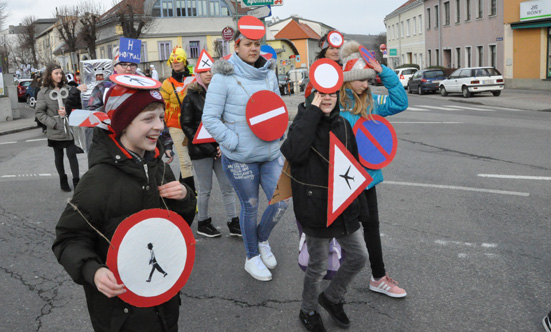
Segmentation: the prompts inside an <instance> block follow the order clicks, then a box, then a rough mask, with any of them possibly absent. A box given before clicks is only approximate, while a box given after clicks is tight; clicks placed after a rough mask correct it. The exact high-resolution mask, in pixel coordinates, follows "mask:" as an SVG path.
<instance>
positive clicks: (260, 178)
mask: <svg viewBox="0 0 551 332" xmlns="http://www.w3.org/2000/svg"><path fill="white" fill-rule="evenodd" d="M222 166H223V168H224V172H225V173H226V176H227V177H228V180H229V181H230V183H231V185H232V186H233V189H235V192H236V193H237V197H239V203H240V204H241V211H240V213H239V226H240V227H241V233H242V234H243V242H244V244H245V250H246V251H247V258H252V257H255V256H258V255H259V254H260V253H259V251H258V242H264V241H268V237H270V233H271V232H272V229H273V228H274V226H275V225H276V224H277V222H278V221H279V219H281V217H282V216H283V213H284V212H285V210H286V209H287V201H280V202H278V203H275V204H273V205H268V207H267V208H266V210H264V213H263V214H262V218H261V219H260V223H259V224H257V215H258V196H259V191H258V189H259V186H262V190H264V194H266V197H267V198H268V201H269V200H270V199H272V195H273V194H274V191H275V188H276V185H277V181H278V180H279V176H280V174H281V169H282V168H283V158H282V157H279V158H277V159H274V160H272V161H265V162H258V163H241V162H237V161H234V160H231V159H228V158H226V157H224V155H222Z"/></svg>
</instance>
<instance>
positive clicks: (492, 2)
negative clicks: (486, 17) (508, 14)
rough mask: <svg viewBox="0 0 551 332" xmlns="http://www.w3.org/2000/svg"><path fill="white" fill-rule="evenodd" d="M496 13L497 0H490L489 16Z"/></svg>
mask: <svg viewBox="0 0 551 332" xmlns="http://www.w3.org/2000/svg"><path fill="white" fill-rule="evenodd" d="M496 15H497V0H490V16H496Z"/></svg>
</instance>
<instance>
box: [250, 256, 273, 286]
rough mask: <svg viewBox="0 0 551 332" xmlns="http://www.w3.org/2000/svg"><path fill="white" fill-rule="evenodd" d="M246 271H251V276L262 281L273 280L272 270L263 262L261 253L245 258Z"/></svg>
mask: <svg viewBox="0 0 551 332" xmlns="http://www.w3.org/2000/svg"><path fill="white" fill-rule="evenodd" d="M245 271H247V272H249V274H250V275H251V277H253V278H255V279H256V280H260V281H270V280H272V273H270V270H268V268H267V267H266V265H264V263H262V259H260V255H258V256H254V257H253V258H247V259H246V260H245Z"/></svg>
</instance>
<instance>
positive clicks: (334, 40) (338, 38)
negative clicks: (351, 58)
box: [327, 31, 344, 48]
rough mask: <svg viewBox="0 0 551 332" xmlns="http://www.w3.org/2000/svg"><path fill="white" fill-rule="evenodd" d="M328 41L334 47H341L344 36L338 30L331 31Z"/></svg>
mask: <svg viewBox="0 0 551 332" xmlns="http://www.w3.org/2000/svg"><path fill="white" fill-rule="evenodd" d="M327 42H328V43H329V45H331V46H332V47H334V48H339V47H341V46H342V44H343V43H344V37H343V36H342V34H341V33H340V32H338V31H331V32H329V34H328V35H327Z"/></svg>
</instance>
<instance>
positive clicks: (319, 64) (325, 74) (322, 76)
mask: <svg viewBox="0 0 551 332" xmlns="http://www.w3.org/2000/svg"><path fill="white" fill-rule="evenodd" d="M342 82H343V74H342V68H341V67H340V66H339V65H338V64H337V63H336V62H335V61H333V60H329V59H319V60H317V61H316V62H314V63H313V64H312V67H310V83H312V85H313V86H314V88H315V89H316V90H317V91H319V92H321V93H332V92H335V91H337V90H338V89H339V88H340V87H341V85H342Z"/></svg>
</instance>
